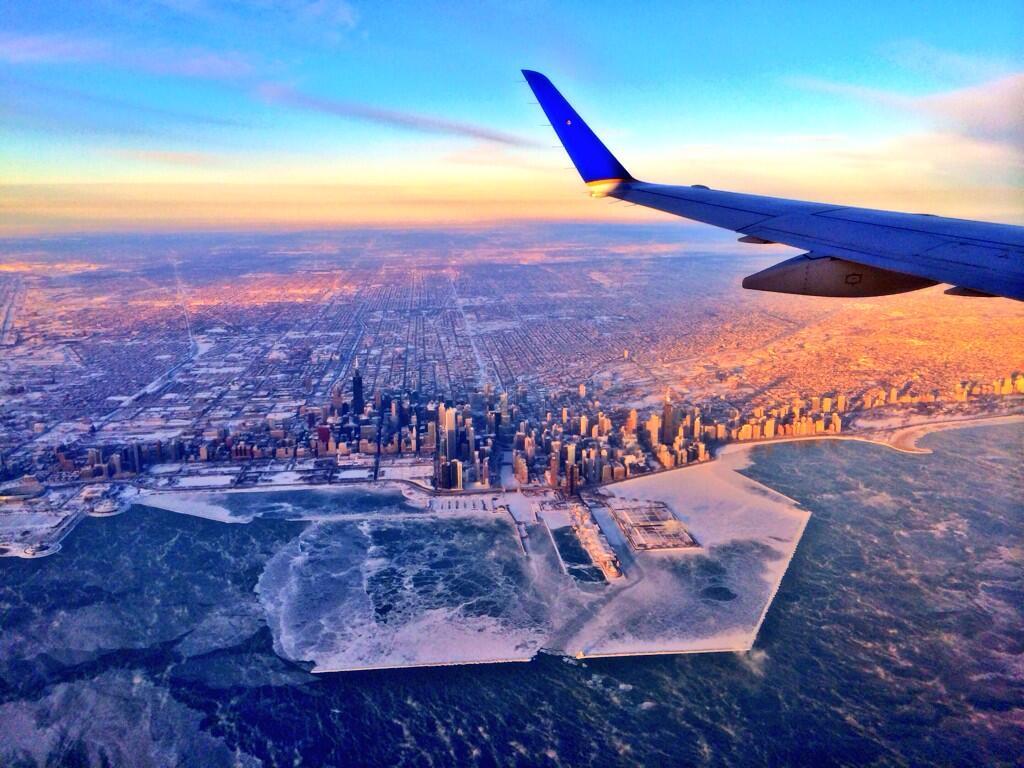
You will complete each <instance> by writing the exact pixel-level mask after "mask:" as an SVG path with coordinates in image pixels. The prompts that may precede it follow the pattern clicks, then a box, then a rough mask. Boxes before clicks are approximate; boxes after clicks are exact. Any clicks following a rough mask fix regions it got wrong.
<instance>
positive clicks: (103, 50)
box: [0, 33, 253, 80]
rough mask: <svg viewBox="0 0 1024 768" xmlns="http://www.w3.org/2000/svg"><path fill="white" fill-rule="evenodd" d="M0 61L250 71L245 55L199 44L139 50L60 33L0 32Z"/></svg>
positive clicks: (184, 72) (205, 75)
mask: <svg viewBox="0 0 1024 768" xmlns="http://www.w3.org/2000/svg"><path fill="white" fill-rule="evenodd" d="M0 61H2V62H5V63H8V64H43V63H83V64H88V63H91V64H103V65H109V66H115V67H121V68H125V69H134V70H140V71H143V72H147V73H149V74H154V75H172V76H179V77H188V78H198V79H206V80H238V79H240V78H243V77H245V76H247V75H249V74H251V73H252V71H253V66H252V64H251V63H250V61H249V60H248V59H247V58H246V57H245V56H242V55H241V54H239V53H234V52H231V51H225V52H215V51H207V50H204V49H201V48H186V49H173V48H156V49H145V50H143V49H135V48H125V47H121V46H114V45H112V44H110V43H108V42H106V41H104V40H98V39H95V38H90V37H81V36H73V35H63V34H45V35H18V34H4V33H0Z"/></svg>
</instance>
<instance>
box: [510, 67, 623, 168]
mask: <svg viewBox="0 0 1024 768" xmlns="http://www.w3.org/2000/svg"><path fill="white" fill-rule="evenodd" d="M523 75H524V76H525V77H526V82H527V83H529V84H530V88H532V89H533V93H534V94H535V95H536V97H537V101H539V102H540V106H541V109H543V110H544V114H545V115H547V116H548V120H549V121H550V122H551V127H552V128H554V129H555V133H557V134H558V138H559V140H560V141H561V142H562V146H563V147H565V151H566V152H568V153H569V158H570V159H571V160H572V163H573V165H575V166H576V170H577V171H579V172H580V176H582V177H583V180H584V181H585V182H587V183H588V184H590V183H592V182H606V181H632V180H633V177H632V176H630V175H629V171H627V170H626V169H625V168H623V167H622V163H620V162H619V161H618V160H616V159H615V156H614V155H613V154H612V153H611V152H609V151H608V148H607V147H606V146H605V145H604V144H602V143H601V140H600V139H599V138H597V136H596V135H595V134H594V132H593V131H592V130H590V126H588V125H587V124H586V123H585V122H583V118H581V117H580V116H579V115H578V114H577V113H576V110H575V109H573V108H572V106H571V105H570V104H569V102H568V101H566V100H565V97H564V96H562V94H560V93H559V92H558V89H557V88H555V86H554V85H552V84H551V81H550V80H548V79H547V78H546V77H545V76H544V75H542V74H541V73H540V72H534V71H532V70H529V69H524V70H523Z"/></svg>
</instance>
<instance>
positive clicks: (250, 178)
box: [0, 0, 1024, 235]
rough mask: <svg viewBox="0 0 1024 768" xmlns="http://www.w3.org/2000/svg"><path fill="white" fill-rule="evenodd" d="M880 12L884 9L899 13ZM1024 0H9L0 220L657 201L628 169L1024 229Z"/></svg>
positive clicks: (219, 224)
mask: <svg viewBox="0 0 1024 768" xmlns="http://www.w3.org/2000/svg"><path fill="white" fill-rule="evenodd" d="M883 6H884V7H883ZM1021 29H1024V3H1021V2H1020V0H1009V1H1008V2H984V1H978V0H974V1H973V2H961V3H958V2H941V0H940V1H938V2H933V3H927V4H924V3H916V2H915V3H910V2H907V3H902V2H891V3H885V4H882V3H855V2H849V1H848V0H844V1H840V2H836V1H834V0H816V1H815V2H794V1H792V0H790V1H789V2H772V1H770V0H769V1H766V2H757V3H753V2H749V3H747V2H733V3H721V2H680V0H675V1H673V2H656V1H654V0H649V1H648V2H645V3H643V4H641V5H638V6H633V5H631V4H624V3H611V2H600V1H598V0H589V1H588V2H579V3H576V2H561V3H548V2H539V1H537V0H524V2H516V3H508V2H489V0H477V2H472V3H468V2H467V3H462V2H447V3H431V2H397V1H392V2H375V3H369V2H361V1H360V0H248V1H247V2H243V1H242V0H238V1H237V2H236V1H234V0H134V1H133V2H131V3H125V2H121V1H120V0H93V1H92V2H90V1H89V0H81V2H75V3H67V2H48V1H47V0H31V1H30V0H23V1H18V0H0V235H34V234H48V233H62V232H83V231H120V230H161V231H164V230H171V231H173V230H190V229H267V230H273V229H308V228H324V227H345V226H367V225H371V226H405V225H424V224H427V225H435V224H436V225H479V224H487V223H490V222H497V221H501V222H506V221H516V220H525V219H569V220H573V219H580V220H601V221H630V220H644V221H655V220H661V219H663V218H665V215H664V214H659V213H657V212H652V211H648V210H645V209H641V208H630V207H627V206H624V205H613V204H611V203H610V201H607V200H592V199H590V198H589V197H587V195H586V192H585V189H584V187H583V185H582V184H581V183H580V181H579V179H578V177H577V176H576V174H575V172H574V171H572V170H571V167H570V166H569V163H568V160H567V158H566V156H565V155H564V153H563V151H562V150H561V149H560V148H559V147H558V146H557V141H556V139H555V138H554V135H553V132H552V131H551V129H550V127H549V126H548V125H547V124H546V122H545V120H544V117H543V115H542V114H541V112H540V109H539V107H538V106H537V105H536V103H535V101H534V99H533V97H532V94H531V93H530V91H529V89H528V87H527V85H526V84H525V81H524V80H523V79H522V76H521V75H520V73H519V71H520V69H522V68H531V69H537V70H540V71H542V72H544V73H545V74H547V75H548V76H549V77H550V78H551V79H552V80H553V81H554V83H555V84H556V86H558V87H559V88H560V89H561V90H562V92H563V93H564V94H565V95H566V97H567V98H568V99H569V100H570V101H571V102H572V103H573V104H574V106H575V107H576V108H577V111H579V112H580V114H581V115H582V116H583V117H584V118H585V119H586V120H587V121H588V122H589V123H590V125H591V127H593V128H594V129H595V130H596V132H597V133H598V134H599V135H600V136H601V137H602V138H603V139H604V141H605V143H606V144H608V145H609V147H610V148H611V149H612V151H613V152H614V153H615V154H616V155H617V156H618V158H619V159H620V160H621V161H622V162H623V164H624V165H625V166H626V167H627V168H628V169H629V170H630V171H631V173H632V174H633V175H634V176H635V177H637V178H642V179H644V180H649V181H657V182H664V183H679V184H694V183H701V184H707V185H709V186H711V187H714V188H719V189H729V190H734V191H743V192H755V193H760V194H770V195H778V196H784V197H794V198H798V199H809V200H818V201H826V202H830V203H839V204H850V205H862V206H868V207H879V208H891V209H895V210H904V211H914V212H928V213H935V214H941V215H948V216H960V217H965V218H979V219H990V220H995V221H1006V222H1010V223H1024V35H1021V34H1020V30H1021Z"/></svg>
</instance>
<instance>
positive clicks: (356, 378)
mask: <svg viewBox="0 0 1024 768" xmlns="http://www.w3.org/2000/svg"><path fill="white" fill-rule="evenodd" d="M365 407H366V401H365V400H363V375H362V374H361V373H359V369H358V368H356V372H355V373H354V374H352V411H353V412H354V413H355V415H356V418H358V417H359V416H360V415H361V414H362V412H363V408H365Z"/></svg>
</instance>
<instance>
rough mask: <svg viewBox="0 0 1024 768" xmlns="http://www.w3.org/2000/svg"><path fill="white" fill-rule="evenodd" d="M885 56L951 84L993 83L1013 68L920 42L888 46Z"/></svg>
mask: <svg viewBox="0 0 1024 768" xmlns="http://www.w3.org/2000/svg"><path fill="white" fill-rule="evenodd" d="M884 55H885V56H886V57H887V58H888V59H889V60H890V61H892V62H893V63H894V64H897V65H899V66H900V67H903V68H904V69H907V70H911V71H913V72H919V73H923V74H927V75H931V76H933V77H941V78H945V79H947V80H950V81H965V82H974V83H977V82H981V81H984V80H994V79H996V78H999V77H1002V76H1003V75H1006V74H1008V73H1009V72H1012V71H1013V66H1012V65H1011V64H1010V63H1009V62H1008V61H1006V60H1003V59H997V58H993V57H991V56H982V55H978V54H970V53H961V52H959V51H949V50H946V49H944V48H936V47H935V46H933V45H929V44H928V43H924V42H921V41H920V40H899V41H897V42H894V43H891V44H890V45H888V46H887V47H886V48H885V50H884Z"/></svg>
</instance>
